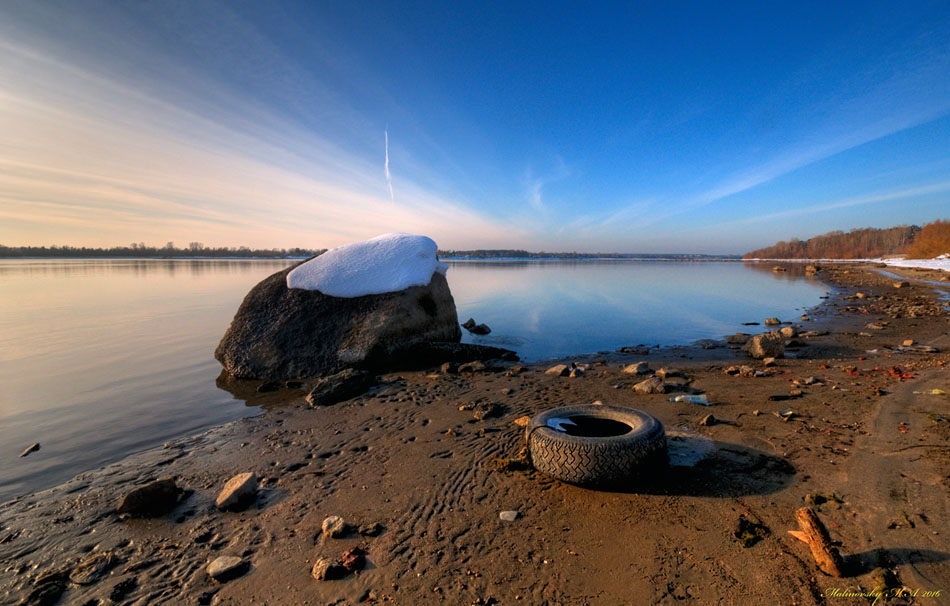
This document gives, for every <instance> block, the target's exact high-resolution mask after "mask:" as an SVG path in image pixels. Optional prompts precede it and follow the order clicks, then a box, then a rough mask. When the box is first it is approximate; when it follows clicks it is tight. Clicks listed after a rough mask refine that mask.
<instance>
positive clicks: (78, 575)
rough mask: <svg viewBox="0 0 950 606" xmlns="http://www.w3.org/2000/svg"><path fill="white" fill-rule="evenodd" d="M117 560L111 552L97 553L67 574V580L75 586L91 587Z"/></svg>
mask: <svg viewBox="0 0 950 606" xmlns="http://www.w3.org/2000/svg"><path fill="white" fill-rule="evenodd" d="M116 562H117V558H116V557H115V555H113V554H112V553H111V552H106V553H97V554H95V555H93V556H90V557H88V558H86V559H85V560H83V561H82V562H80V563H79V564H78V565H77V566H76V567H75V568H73V571H72V572H71V573H69V580H70V582H72V583H75V584H76V585H92V584H93V583H95V582H96V581H98V580H99V579H101V578H102V576H103V575H104V574H105V573H106V571H108V570H109V569H110V568H112V567H113V566H114V565H115V564H116Z"/></svg>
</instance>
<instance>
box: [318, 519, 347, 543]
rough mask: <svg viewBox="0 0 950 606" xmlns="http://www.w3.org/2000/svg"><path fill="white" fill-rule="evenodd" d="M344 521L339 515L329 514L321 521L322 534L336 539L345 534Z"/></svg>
mask: <svg viewBox="0 0 950 606" xmlns="http://www.w3.org/2000/svg"><path fill="white" fill-rule="evenodd" d="M346 531H347V528H346V522H344V521H343V518H341V517H340V516H330V517H328V518H327V519H325V520H324V521H323V534H324V535H326V536H328V537H330V538H331V539H338V538H340V537H342V536H343V535H345V534H346Z"/></svg>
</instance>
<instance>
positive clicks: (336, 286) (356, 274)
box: [287, 233, 448, 298]
mask: <svg viewBox="0 0 950 606" xmlns="http://www.w3.org/2000/svg"><path fill="white" fill-rule="evenodd" d="M438 250H439V247H438V245H436V243H435V241H433V240H432V239H431V238H427V237H426V236H414V235H412V234H401V233H393V234H384V235H382V236H377V237H375V238H372V239H370V240H366V241H365V242H354V243H352V244H345V245H343V246H340V247H338V248H334V249H332V250H328V251H327V252H325V253H323V254H322V255H320V256H319V257H315V258H313V259H311V260H310V261H307V262H306V263H304V264H303V265H300V266H298V267H296V268H294V269H293V270H292V271H291V272H290V273H288V274H287V288H300V289H303V290H317V291H320V292H322V293H323V294H325V295H330V296H331V297H345V298H346V297H362V296H364V295H379V294H383V293H387V292H397V291H400V290H405V289H406V288H409V287H410V286H425V285H426V284H428V283H429V282H430V281H431V280H432V274H433V273H435V272H439V273H442V274H444V273H445V271H446V269H448V265H446V264H445V263H440V262H439V259H438V256H437V254H436V253H437V252H438Z"/></svg>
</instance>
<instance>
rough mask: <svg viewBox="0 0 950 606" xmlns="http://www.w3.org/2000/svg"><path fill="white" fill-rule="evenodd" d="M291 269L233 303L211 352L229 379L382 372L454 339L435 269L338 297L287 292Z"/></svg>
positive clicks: (452, 316) (453, 317)
mask: <svg viewBox="0 0 950 606" xmlns="http://www.w3.org/2000/svg"><path fill="white" fill-rule="evenodd" d="M293 267H296V266H293ZM293 267H288V268H287V269H284V270H282V271H279V272H277V273H275V274H273V275H271V276H269V277H267V278H265V279H264V280H263V281H261V282H260V283H259V284H257V285H256V286H255V287H254V288H252V289H251V291H250V292H249V293H248V294H247V296H246V297H245V298H244V302H243V303H241V306H240V308H239V309H238V311H237V314H236V315H235V316H234V320H233V321H232V322H231V326H230V327H229V328H228V330H227V332H226V333H225V334H224V337H223V338H222V339H221V342H220V343H219V344H218V347H217V349H216V350H215V354H214V357H215V358H216V359H217V360H218V361H219V362H221V364H222V366H224V369H225V370H226V371H227V372H228V373H230V374H231V375H233V376H235V377H239V378H247V379H300V378H308V377H324V376H328V375H332V374H334V373H337V372H340V371H341V370H343V369H344V368H346V367H351V366H366V367H373V368H380V369H386V368H389V367H392V366H393V365H396V364H398V363H400V362H401V361H402V358H404V356H405V352H406V351H407V350H408V349H411V348H413V347H414V346H417V345H420V344H426V343H431V342H455V343H457V342H458V341H459V340H460V339H461V337H462V330H461V329H460V328H459V324H458V315H457V313H456V311H455V301H454V300H453V299H452V293H451V292H450V291H449V286H448V282H446V280H445V276H443V275H442V274H441V273H439V272H435V273H433V274H432V279H431V281H430V282H429V284H428V285H426V286H413V287H410V288H407V289H405V290H402V291H399V292H392V293H384V294H380V295H366V296H362V297H353V298H342V297H331V296H328V295H324V294H323V293H321V292H319V291H312V290H303V289H299V288H287V273H288V272H290V271H291V270H292V269H293Z"/></svg>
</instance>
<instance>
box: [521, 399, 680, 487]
mask: <svg viewBox="0 0 950 606" xmlns="http://www.w3.org/2000/svg"><path fill="white" fill-rule="evenodd" d="M585 417H586V418H591V419H605V420H609V421H617V422H620V423H623V424H625V425H628V426H629V427H630V431H628V432H627V433H623V434H622V435H611V436H606V437H588V436H582V435H570V434H568V433H565V432H562V431H558V430H556V429H553V428H551V427H548V425H547V423H548V420H550V419H552V418H575V419H577V418H581V419H583V418H585ZM525 437H526V440H527V443H528V449H529V451H530V453H531V461H532V463H533V464H534V467H535V469H537V470H538V471H540V472H542V473H544V474H547V475H549V476H552V477H555V478H557V479H559V480H561V481H563V482H568V483H570V484H579V485H582V486H611V485H619V484H623V483H626V482H628V481H629V480H631V479H633V478H635V477H637V476H642V475H644V474H646V473H648V472H650V471H652V470H654V469H655V468H656V467H657V466H664V465H665V464H666V462H667V454H666V434H665V432H664V430H663V424H662V423H660V421H659V420H658V419H656V418H655V417H653V416H651V415H649V414H647V413H645V412H643V411H640V410H634V409H632V408H621V407H619V406H601V405H587V406H562V407H560V408H554V409H552V410H548V411H546V412H542V413H541V414H539V415H537V416H536V417H534V418H533V419H532V420H531V423H529V424H528V426H527V427H526V428H525Z"/></svg>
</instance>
